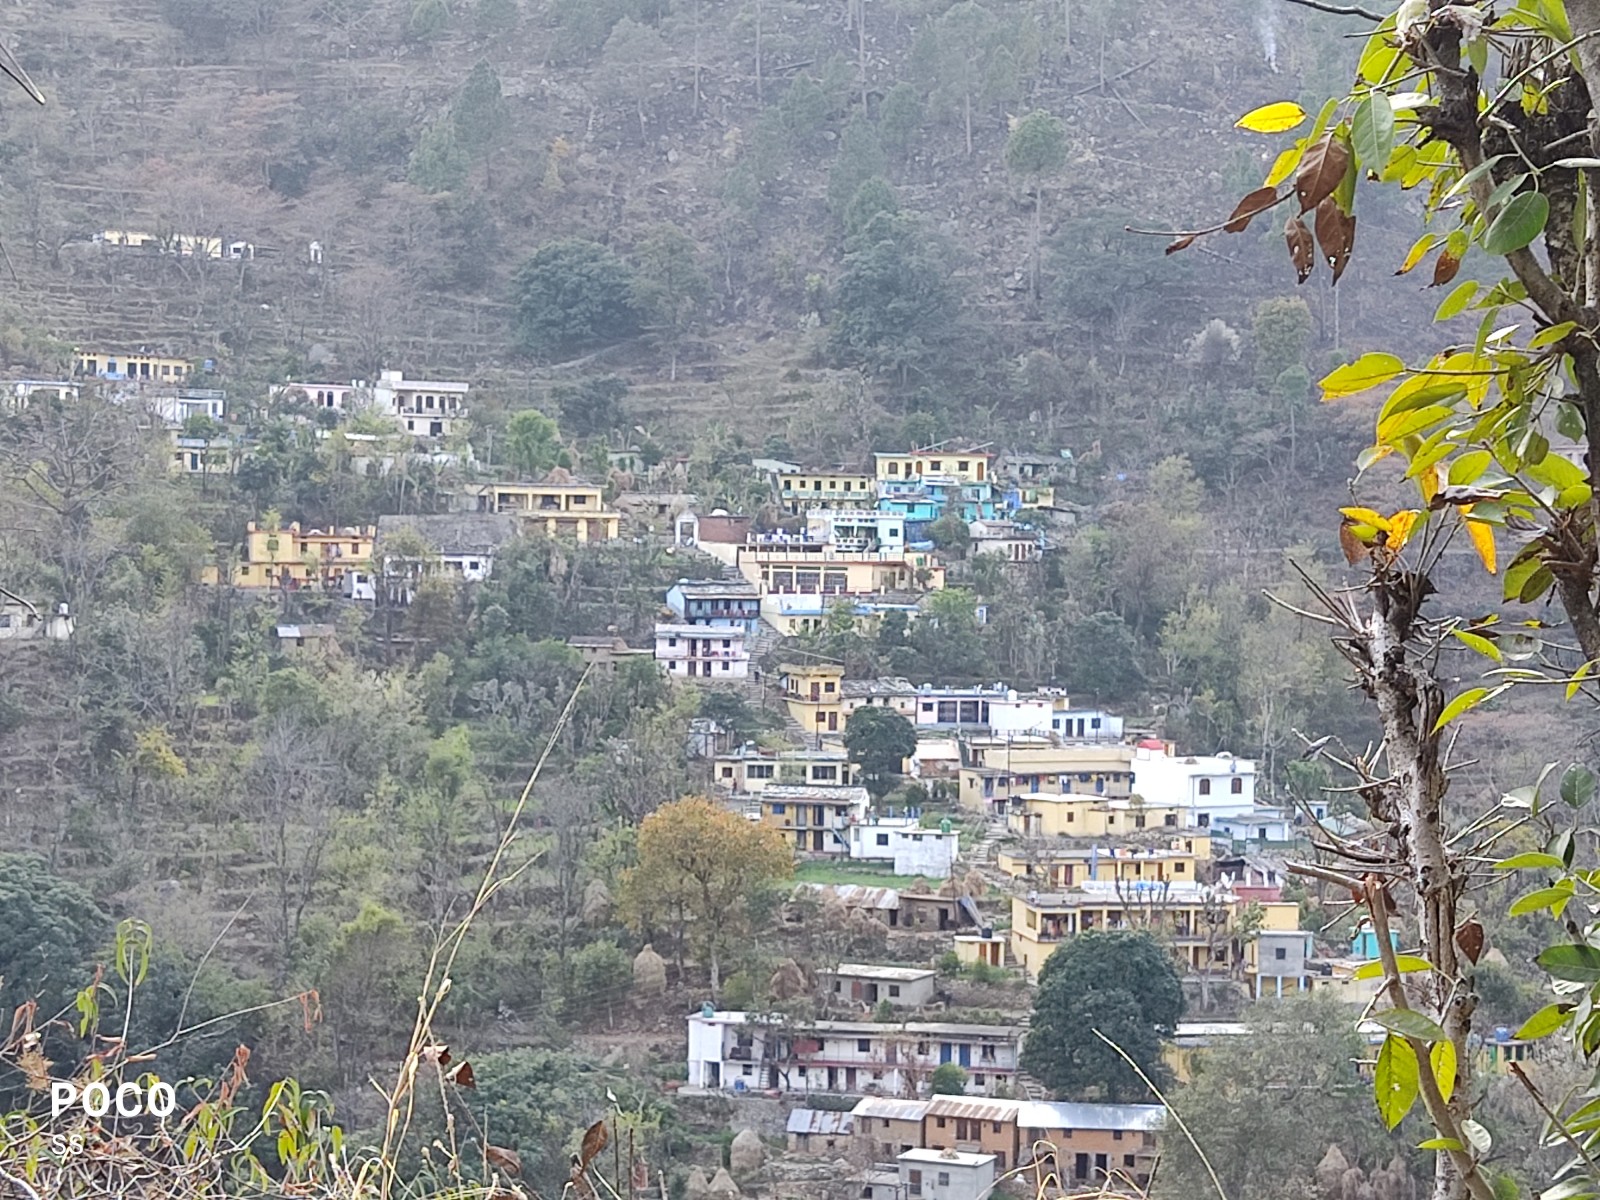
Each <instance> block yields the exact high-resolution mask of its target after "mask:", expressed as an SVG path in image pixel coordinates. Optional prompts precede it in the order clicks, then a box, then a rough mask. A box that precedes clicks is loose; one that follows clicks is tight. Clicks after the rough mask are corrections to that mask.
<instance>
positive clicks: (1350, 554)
mask: <svg viewBox="0 0 1600 1200" xmlns="http://www.w3.org/2000/svg"><path fill="white" fill-rule="evenodd" d="M1339 549H1341V550H1343V551H1344V560H1345V562H1347V563H1349V564H1350V565H1351V566H1352V567H1353V566H1355V565H1356V564H1357V563H1358V562H1360V561H1361V560H1362V559H1363V558H1366V557H1367V555H1369V554H1371V553H1372V549H1371V547H1369V546H1368V545H1367V544H1366V543H1365V542H1363V541H1362V540H1361V539H1360V538H1358V537H1357V536H1356V534H1355V530H1353V529H1352V528H1350V522H1349V521H1342V522H1340V524H1339Z"/></svg>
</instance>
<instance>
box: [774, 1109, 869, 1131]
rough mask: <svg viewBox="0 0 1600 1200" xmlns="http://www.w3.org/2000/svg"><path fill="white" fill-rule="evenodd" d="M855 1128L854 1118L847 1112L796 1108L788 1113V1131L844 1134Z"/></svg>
mask: <svg viewBox="0 0 1600 1200" xmlns="http://www.w3.org/2000/svg"><path fill="white" fill-rule="evenodd" d="M854 1128H855V1118H854V1117H853V1116H852V1115H851V1114H850V1113H847V1112H831V1111H829V1110H828V1109H824V1108H796V1109H793V1110H791V1111H790V1113H789V1128H788V1132H790V1133H820V1134H824V1135H837V1134H846V1133H849V1132H851V1130H853V1129H854Z"/></svg>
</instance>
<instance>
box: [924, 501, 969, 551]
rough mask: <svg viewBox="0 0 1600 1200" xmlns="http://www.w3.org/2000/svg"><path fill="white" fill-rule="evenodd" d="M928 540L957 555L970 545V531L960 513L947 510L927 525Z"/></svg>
mask: <svg viewBox="0 0 1600 1200" xmlns="http://www.w3.org/2000/svg"><path fill="white" fill-rule="evenodd" d="M928 540H929V541H931V542H932V543H933V544H934V545H935V546H936V547H938V548H939V549H940V550H943V551H944V552H945V553H947V554H953V555H958V556H959V555H962V554H965V553H966V552H967V548H968V547H969V546H971V545H972V531H971V530H970V529H968V528H967V523H966V522H965V521H963V520H962V519H961V514H960V513H955V512H947V513H945V515H944V516H942V517H940V518H939V519H938V520H937V521H935V522H933V524H931V525H929V526H928Z"/></svg>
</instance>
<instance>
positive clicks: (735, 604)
mask: <svg viewBox="0 0 1600 1200" xmlns="http://www.w3.org/2000/svg"><path fill="white" fill-rule="evenodd" d="M667 607H668V608H670V609H671V610H672V611H673V613H674V615H676V616H677V617H678V621H679V624H683V625H712V626H717V625H738V626H741V627H742V628H743V629H744V631H745V632H746V633H748V634H754V633H755V632H756V630H757V628H758V627H759V626H760V624H761V593H760V592H759V591H757V590H756V588H755V587H754V586H753V585H751V584H749V583H746V582H744V581H743V580H727V579H680V580H678V582H677V583H675V584H673V585H672V586H671V587H670V588H668V589H667Z"/></svg>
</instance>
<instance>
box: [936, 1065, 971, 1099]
mask: <svg viewBox="0 0 1600 1200" xmlns="http://www.w3.org/2000/svg"><path fill="white" fill-rule="evenodd" d="M929 1085H930V1086H931V1087H932V1089H933V1094H934V1095H935V1096H963V1095H965V1094H966V1091H967V1073H966V1071H964V1070H963V1069H962V1067H961V1064H960V1063H953V1062H947V1063H940V1064H939V1065H938V1066H937V1067H935V1068H934V1069H933V1075H932V1076H931V1077H930V1078H929Z"/></svg>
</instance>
